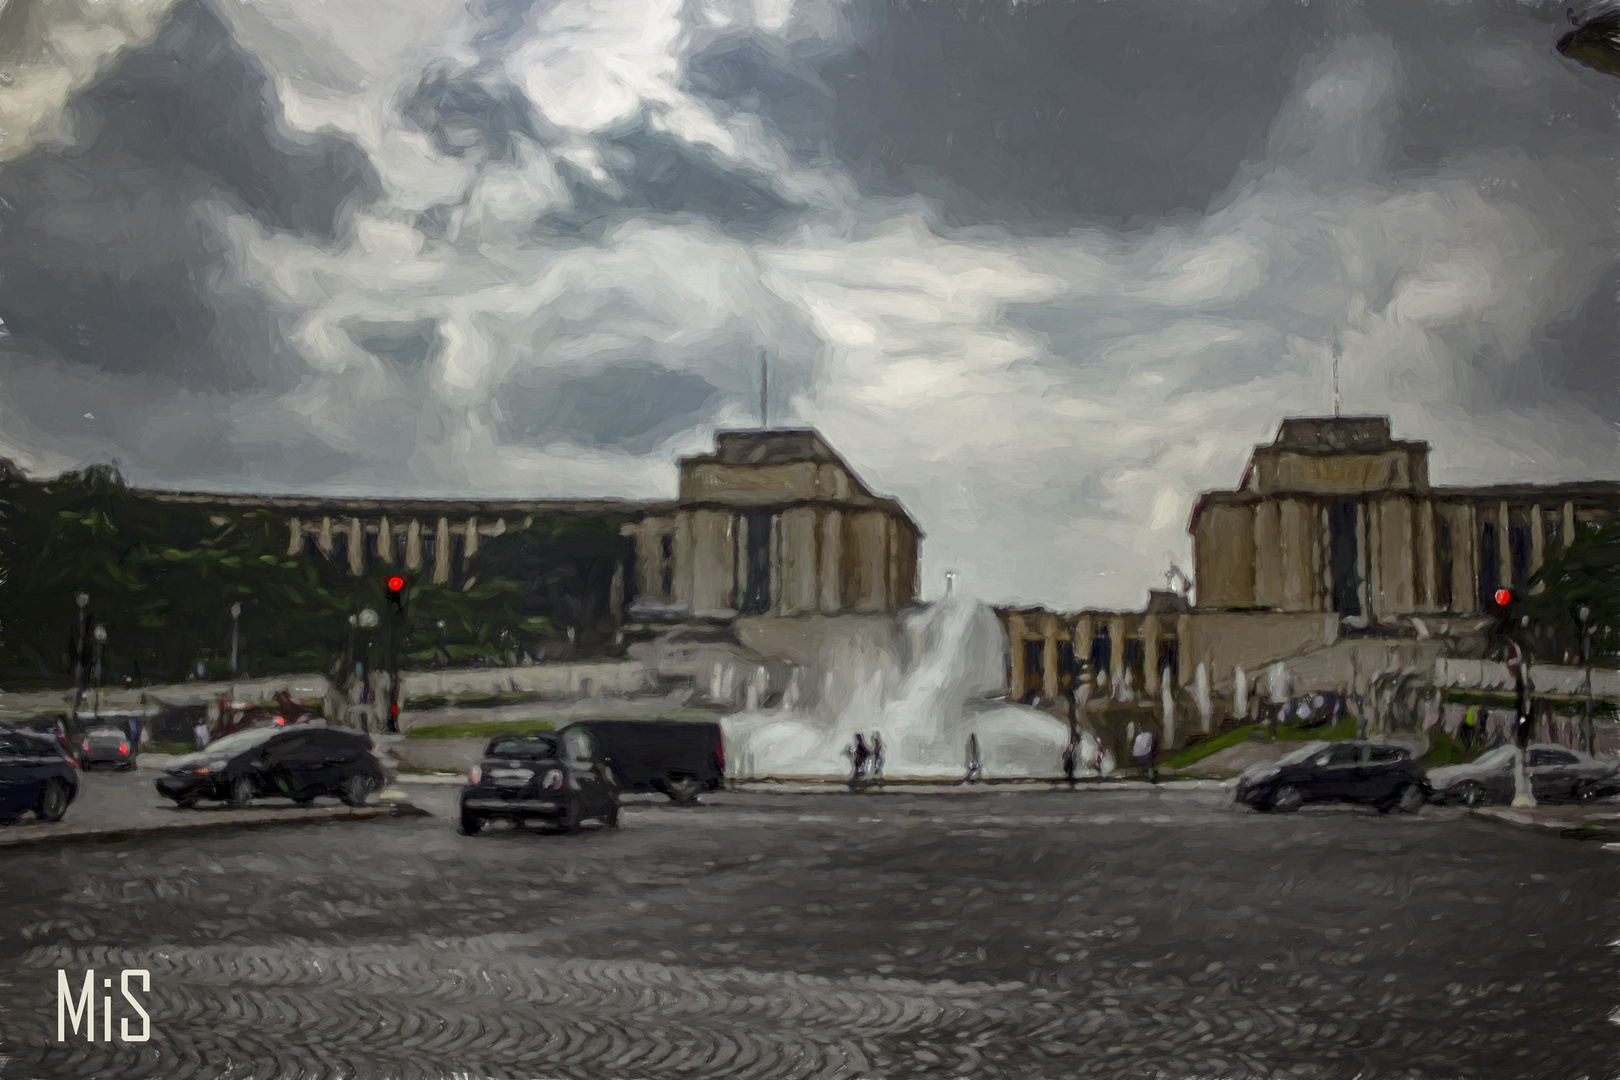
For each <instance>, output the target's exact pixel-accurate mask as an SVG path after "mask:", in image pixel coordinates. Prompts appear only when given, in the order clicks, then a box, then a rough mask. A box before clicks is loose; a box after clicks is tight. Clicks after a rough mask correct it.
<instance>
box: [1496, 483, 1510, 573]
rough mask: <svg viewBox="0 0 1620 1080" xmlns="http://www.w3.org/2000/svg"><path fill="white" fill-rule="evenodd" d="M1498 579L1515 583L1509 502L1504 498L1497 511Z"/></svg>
mask: <svg viewBox="0 0 1620 1080" xmlns="http://www.w3.org/2000/svg"><path fill="white" fill-rule="evenodd" d="M1496 580H1497V582H1498V584H1501V585H1512V584H1513V552H1512V551H1510V550H1509V549H1508V504H1507V500H1506V499H1503V500H1502V502H1501V503H1499V504H1498V506H1497V511H1496Z"/></svg>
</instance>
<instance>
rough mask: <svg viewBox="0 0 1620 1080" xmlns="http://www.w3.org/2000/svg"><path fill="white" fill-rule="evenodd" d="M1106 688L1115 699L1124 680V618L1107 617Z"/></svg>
mask: <svg viewBox="0 0 1620 1080" xmlns="http://www.w3.org/2000/svg"><path fill="white" fill-rule="evenodd" d="M1108 652H1109V657H1108V688H1109V689H1110V690H1111V691H1113V694H1114V696H1115V697H1116V698H1117V697H1118V696H1119V693H1120V684H1121V683H1122V682H1123V681H1124V678H1125V616H1123V615H1110V616H1108Z"/></svg>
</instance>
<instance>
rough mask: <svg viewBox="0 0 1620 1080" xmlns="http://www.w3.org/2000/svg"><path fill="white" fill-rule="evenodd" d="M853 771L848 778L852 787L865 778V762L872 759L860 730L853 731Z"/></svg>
mask: <svg viewBox="0 0 1620 1080" xmlns="http://www.w3.org/2000/svg"><path fill="white" fill-rule="evenodd" d="M853 757H854V759H855V771H854V773H853V774H852V775H851V776H850V778H849V785H850V787H854V786H855V785H856V784H858V783H860V782H861V781H862V780H864V779H866V764H867V762H869V761H871V760H872V751H871V749H870V748H869V747H868V746H867V745H866V737H865V736H864V735H862V734H861V733H860V732H858V731H857V732H856V733H855V753H854V755H853Z"/></svg>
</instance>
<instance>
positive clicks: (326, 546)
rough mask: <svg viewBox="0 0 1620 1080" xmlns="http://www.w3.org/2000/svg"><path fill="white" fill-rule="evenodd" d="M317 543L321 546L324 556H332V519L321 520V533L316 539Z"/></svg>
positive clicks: (324, 518)
mask: <svg viewBox="0 0 1620 1080" xmlns="http://www.w3.org/2000/svg"><path fill="white" fill-rule="evenodd" d="M315 543H316V544H318V545H320V549H321V554H322V555H330V554H332V519H331V518H330V517H323V518H321V533H320V535H319V536H317V537H316V538H315Z"/></svg>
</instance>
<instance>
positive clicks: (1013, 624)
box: [1007, 613, 1024, 701]
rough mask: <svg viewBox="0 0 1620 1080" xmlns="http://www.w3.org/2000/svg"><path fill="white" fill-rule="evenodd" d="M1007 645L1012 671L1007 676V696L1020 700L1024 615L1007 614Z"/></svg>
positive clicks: (1022, 694)
mask: <svg viewBox="0 0 1620 1080" xmlns="http://www.w3.org/2000/svg"><path fill="white" fill-rule="evenodd" d="M1007 647H1008V648H1009V649H1011V650H1012V653H1011V659H1012V672H1011V674H1010V675H1009V676H1008V679H1009V682H1010V683H1011V685H1009V686H1008V687H1007V696H1008V697H1009V698H1011V699H1012V700H1013V701H1018V700H1021V699H1022V698H1023V696H1024V617H1023V616H1022V615H1015V614H1011V613H1009V614H1008V616H1007Z"/></svg>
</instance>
